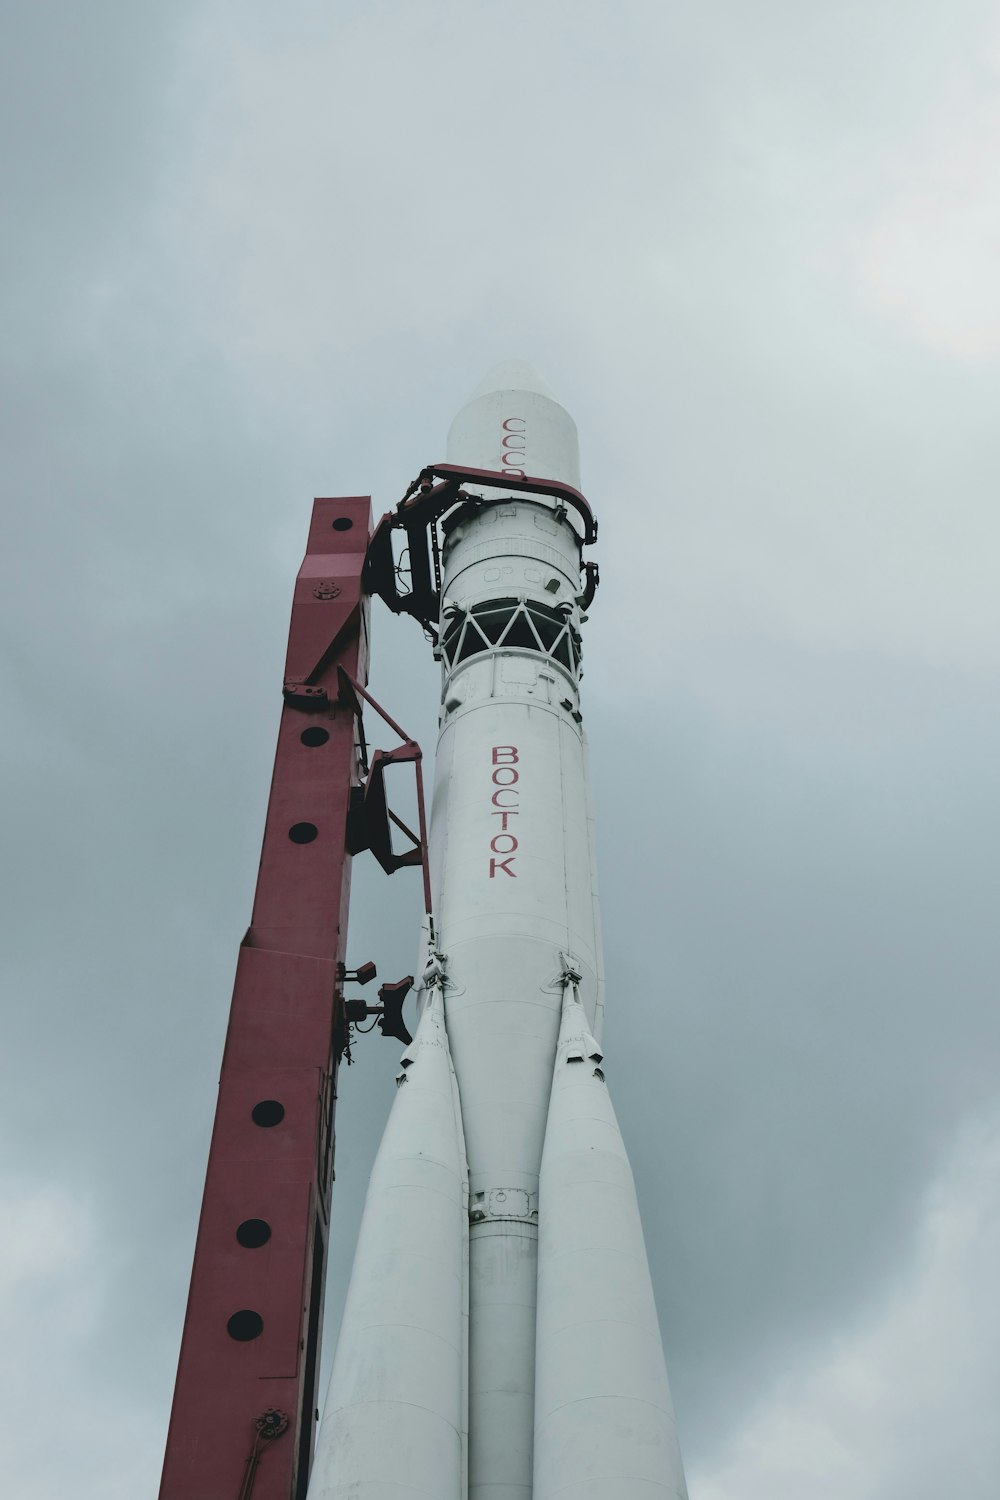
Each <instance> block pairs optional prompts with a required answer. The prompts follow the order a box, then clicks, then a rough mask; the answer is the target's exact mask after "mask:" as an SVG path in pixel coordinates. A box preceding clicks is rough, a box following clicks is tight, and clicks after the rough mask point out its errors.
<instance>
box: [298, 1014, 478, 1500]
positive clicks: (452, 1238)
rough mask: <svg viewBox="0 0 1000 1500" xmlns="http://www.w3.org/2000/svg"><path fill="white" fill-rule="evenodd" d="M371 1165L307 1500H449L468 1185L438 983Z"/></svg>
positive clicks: (455, 1499) (456, 1433)
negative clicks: (404, 1498) (369, 1180)
mask: <svg viewBox="0 0 1000 1500" xmlns="http://www.w3.org/2000/svg"><path fill="white" fill-rule="evenodd" d="M407 1056H408V1058H409V1066H407V1067H406V1069H405V1071H404V1072H403V1074H402V1075H401V1081H400V1084H399V1092H398V1094H397V1095H396V1098H395V1100H394V1101H393V1107H392V1111H391V1113H390V1116H389V1122H388V1124H387V1126H386V1130H385V1135H384V1136H383V1138H382V1144H381V1146H380V1147H379V1151H378V1155H377V1157H376V1159H375V1166H374V1169H373V1171H372V1177H371V1183H370V1185H369V1188H368V1196H367V1199H366V1201H365V1210H364V1215H363V1217H362V1221H361V1233H360V1236H359V1240H358V1249H357V1253H356V1256H355V1260H354V1268H353V1271H352V1273H351V1283H350V1286H349V1288H348V1293H347V1301H346V1304H345V1307H344V1317H343V1322H342V1324H341V1330H340V1338H339V1340H338V1343H337V1350H336V1354H335V1356H334V1363H333V1373H332V1375H331V1377H330V1387H329V1392H328V1395H327V1398H326V1408H325V1411H324V1415H323V1421H322V1424H321V1426H320V1430H319V1437H318V1440H317V1445H316V1461H315V1464H314V1467H313V1472H312V1477H311V1479H310V1482H309V1491H308V1500H348V1497H350V1500H401V1497H403V1496H407V1497H410V1500H418V1497H425V1500H461V1496H462V1491H463V1465H464V1455H465V1445H466V1436H465V1433H466V1417H465V1360H466V1353H465V1344H466V1338H467V1332H466V1321H467V1318H466V1305H465V1304H466V1295H467V1292H466V1269H465V1267H466V1259H467V1248H466V1240H467V1236H468V1178H467V1172H466V1163H465V1144H464V1139H463V1134H462V1125H461V1118H460V1116H459V1113H458V1096H457V1089H456V1086H455V1082H454V1072H453V1068H452V1063H451V1054H450V1049H449V1046H448V1035H447V1031H446V1028H445V1019H444V1010H443V1005H442V1000H441V993H440V989H435V990H433V991H432V992H431V995H430V998H429V999H428V1000H427V1001H426V1003H425V1005H424V1009H423V1013H422V1015H421V1018H420V1022H419V1025H418V1027H417V1034H416V1037H415V1038H414V1041H413V1043H412V1045H411V1047H410V1048H408V1049H407Z"/></svg>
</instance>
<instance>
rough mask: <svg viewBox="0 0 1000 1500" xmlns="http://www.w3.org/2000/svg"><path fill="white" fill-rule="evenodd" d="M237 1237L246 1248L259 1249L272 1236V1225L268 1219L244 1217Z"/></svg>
mask: <svg viewBox="0 0 1000 1500" xmlns="http://www.w3.org/2000/svg"><path fill="white" fill-rule="evenodd" d="M236 1238H237V1239H238V1240H239V1242H240V1244H241V1245H242V1246H243V1247H244V1249H246V1250H259V1249H260V1247H261V1245H266V1244H267V1242H268V1240H269V1239H270V1238H271V1226H270V1224H269V1223H268V1222H267V1220H266V1219H244V1220H243V1223H242V1224H241V1225H240V1227H239V1229H237V1231H236Z"/></svg>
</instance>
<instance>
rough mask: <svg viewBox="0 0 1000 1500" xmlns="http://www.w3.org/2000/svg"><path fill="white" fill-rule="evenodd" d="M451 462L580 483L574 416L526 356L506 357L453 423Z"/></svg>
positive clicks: (574, 483) (486, 378) (478, 388)
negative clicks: (523, 357)
mask: <svg viewBox="0 0 1000 1500" xmlns="http://www.w3.org/2000/svg"><path fill="white" fill-rule="evenodd" d="M448 461H449V463H453V464H461V465H463V466H464V467H466V468H470V469H489V470H491V471H492V472H494V473H496V472H499V473H503V474H509V475H510V476H511V478H512V479H514V478H516V479H523V478H524V477H525V476H530V477H532V478H535V479H559V480H561V481H562V482H563V483H564V484H571V485H572V486H573V487H574V489H579V488H580V456H579V447H578V443H577V436H576V426H575V424H574V422H573V418H572V417H571V416H570V414H569V412H568V411H567V410H566V408H565V407H564V406H563V405H562V403H561V402H560V401H558V400H557V399H556V397H555V396H554V395H553V393H552V391H551V389H550V387H549V385H548V383H547V382H546V381H545V380H544V379H543V378H542V376H541V375H539V373H538V371H537V370H535V369H534V368H533V367H532V366H531V365H529V364H528V363H527V361H526V360H523V359H505V360H502V361H501V362H500V364H498V365H495V366H494V368H493V369H492V370H490V372H489V374H488V375H487V376H486V377H485V379H484V380H482V381H481V382H480V384H479V385H478V386H477V387H476V389H475V390H474V391H473V393H472V395H471V396H470V397H469V399H468V401H467V402H466V403H465V405H464V406H463V407H462V410H461V411H460V412H459V414H458V416H457V417H456V418H455V420H454V422H453V423H452V424H451V431H450V432H449V433H448Z"/></svg>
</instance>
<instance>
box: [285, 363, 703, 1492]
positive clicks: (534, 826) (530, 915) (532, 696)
mask: <svg viewBox="0 0 1000 1500" xmlns="http://www.w3.org/2000/svg"><path fill="white" fill-rule="evenodd" d="M448 460H449V462H450V463H453V464H458V465H463V466H466V467H469V468H476V469H481V470H483V469H486V470H491V471H493V472H494V473H508V474H509V475H510V476H511V478H512V480H525V479H526V478H527V479H528V480H529V482H530V480H540V481H541V480H554V481H559V482H561V483H562V484H564V485H571V486H573V488H574V490H576V489H578V488H579V460H578V452H577V437H576V428H575V426H574V424H573V421H572V419H571V417H570V416H569V414H568V413H567V412H566V411H565V410H564V408H563V407H562V406H560V405H559V403H558V402H557V401H556V400H555V399H554V398H553V397H552V395H551V393H550V392H549V391H548V390H547V388H546V387H545V386H544V384H543V383H542V382H541V381H540V380H539V378H538V377H537V376H536V375H535V374H534V373H533V372H532V371H531V370H530V368H529V367H528V366H526V365H522V364H520V363H519V362H515V361H511V362H508V363H507V364H505V365H501V366H499V367H498V369H497V370H495V371H494V372H492V374H491V375H490V376H489V377H488V378H487V380H486V381H484V383H483V385H482V386H481V387H480V388H479V390H478V391H477V392H476V393H475V394H474V396H473V397H472V399H471V400H470V402H469V403H468V405H466V406H465V407H464V408H463V409H462V411H461V412H460V413H459V414H458V416H457V417H456V419H455V421H454V423H453V424H452V428H451V432H450V434H449V441H448ZM467 488H468V489H469V490H471V492H472V493H473V495H475V494H479V495H481V497H482V503H481V504H478V503H474V504H472V505H471V506H468V505H467V506H465V507H463V509H462V511H461V512H459V513H458V517H457V520H456V521H455V522H454V523H453V524H452V525H451V527H450V529H447V527H446V529H447V535H446V538H445V542H444V547H443V551H442V557H441V562H442V579H441V591H440V597H441V615H440V622H439V630H438V653H437V654H439V656H440V659H441V665H442V698H441V715H440V737H439V740H438V748H437V759H436V769H435V781H434V798H433V806H432V814H431V827H430V836H429V855H430V862H431V878H432V888H433V892H434V910H435V922H436V926H435V930H434V932H433V935H432V939H431V942H430V944H429V950H428V954H427V963H426V967H425V970H424V974H423V977H422V988H421V992H420V996H419V1002H418V1004H419V1008H420V1019H419V1023H418V1026H417V1030H416V1035H415V1037H414V1041H413V1043H412V1044H411V1046H410V1047H408V1048H407V1051H406V1052H405V1053H404V1056H403V1060H402V1068H401V1070H400V1074H399V1078H398V1082H399V1092H398V1094H397V1097H396V1099H395V1101H394V1105H393V1109H392V1112H391V1115H390V1119H389V1123H388V1126H387V1129H386V1134H385V1137H384V1139H383V1142H382V1145H381V1147H380V1149H379V1153H378V1156H377V1158H376V1162H375V1167H374V1169H373V1173H372V1179H371V1184H370V1187H369V1193H368V1199H367V1202H366V1207H365V1212H364V1217H363V1221H362V1228H361V1234H360V1238H359V1245H358V1251H357V1256H356V1260H355V1266H354V1271H353V1274H352V1278H351V1284H350V1288H349V1291H348V1296H347V1303H346V1306H345V1311H344V1318H343V1324H342V1328H341V1334H340V1339H339V1343H338V1347H337V1351H336V1356H335V1360H334V1368H333V1374H332V1377H331V1382H330V1390H329V1395H328V1398H327V1403H326V1408H325V1413H324V1416H323V1421H322V1424H321V1427H320V1433H319V1439H318V1445H317V1455H316V1463H315V1467H314V1470H313V1476H312V1480H311V1483H310V1488H309V1500H348V1497H351V1500H400V1497H403V1496H412V1497H417V1496H426V1497H428V1500H466V1497H467V1500H532V1497H533V1500H557V1497H560V1500H632V1497H634V1500H647V1497H648V1500H654V1497H656V1500H660V1497H662V1500H684V1497H685V1496H686V1490H685V1485H684V1477H683V1471H682V1467H681V1461H680V1455H679V1451H678V1447H677V1439H676V1432H675V1425H674V1417H673V1411H672V1406H671V1401H670V1393H669V1388H668V1385H667V1376H666V1368H665V1364H664V1358H663V1352H662V1346H661V1342H660V1335H659V1329H658V1324H657V1318H656V1308H655V1304H654V1300H653V1293H652V1287H651V1283H650V1278H649V1270H648V1265H647V1261H646V1253H645V1248H644V1244H643V1238H642V1229H641V1225H640V1221H639V1214H638V1207H637V1204H636V1199H635V1189H634V1185H633V1182H632V1174H631V1170H630V1168H629V1165H628V1160H627V1157H626V1154H625V1150H624V1146H623V1144H622V1140H621V1135H620V1133H619V1130H618V1126H617V1122H616V1120H615V1116H614V1111H613V1109H612V1106H611V1103H610V1099H609V1097H608V1091H607V1085H606V1083H605V1079H604V1072H603V1068H602V1053H601V1046H600V1037H601V1031H602V1018H603V1003H604V1002H603V979H602V969H601V951H600V925H599V909H598V898H597V882H596V866H595V858H594V838H593V817H592V813H591V801H590V790H589V776H588V768H587V748H586V740H585V736H584V733H583V728H582V710H581V706H580V687H579V679H580V675H581V673H580V654H581V634H580V626H581V623H582V620H583V619H584V618H585V616H584V614H583V610H582V603H583V596H582V594H581V569H582V563H581V545H582V540H583V537H582V533H581V526H580V522H579V519H578V517H577V516H576V515H575V514H574V513H573V512H572V511H571V510H569V509H568V508H567V506H566V505H564V504H563V503H562V502H561V501H560V500H559V499H558V497H557V498H555V499H553V498H551V497H546V496H544V495H541V494H538V493H531V492H530V491H526V490H521V489H520V488H515V487H514V486H512V489H511V491H510V492H508V493H505V492H504V491H503V489H502V488H501V489H499V490H498V489H495V488H491V489H480V490H479V491H477V490H476V487H475V485H474V484H472V485H470V486H468V487H467Z"/></svg>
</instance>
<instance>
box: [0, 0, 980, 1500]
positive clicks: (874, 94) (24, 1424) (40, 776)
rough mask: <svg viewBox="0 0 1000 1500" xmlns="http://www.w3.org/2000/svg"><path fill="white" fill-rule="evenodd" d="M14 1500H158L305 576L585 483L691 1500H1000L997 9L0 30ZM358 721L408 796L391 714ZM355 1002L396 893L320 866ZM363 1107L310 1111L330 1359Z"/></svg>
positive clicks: (38, 21) (372, 1138)
mask: <svg viewBox="0 0 1000 1500" xmlns="http://www.w3.org/2000/svg"><path fill="white" fill-rule="evenodd" d="M3 27H4V33H5V35H4V37H3V46H2V47H0V57H2V59H3V61H2V68H3V72H4V75H5V76H4V80H3V87H2V89H0V119H2V130H3V137H4V139H3V150H2V152H0V191H2V201H3V205H4V211H5V232H4V234H3V236H2V238H0V260H2V271H3V274H2V285H0V308H2V326H3V338H2V343H0V370H2V374H0V379H2V393H3V400H2V410H0V421H2V424H3V438H4V444H3V447H4V463H3V477H4V488H5V495H4V504H3V513H2V514H3V548H2V556H0V567H2V570H3V587H2V591H0V609H2V611H3V652H2V659H0V670H2V674H3V677H2V692H3V704H4V712H3V715H2V723H0V754H2V763H3V771H4V775H3V797H4V813H3V848H4V853H5V859H4V868H5V871H6V875H5V880H4V900H3V906H2V910H3V917H4V925H5V929H6V931H5V937H4V941H3V945H2V949H0V953H2V962H3V969H4V980H5V985H4V988H5V1000H4V1006H5V1010H4V1014H5V1017H6V1026H5V1032H6V1035H5V1046H4V1049H3V1052H4V1056H3V1068H4V1077H3V1082H2V1088H0V1121H2V1131H3V1135H2V1142H3V1151H2V1158H0V1160H2V1166H0V1329H2V1336H3V1349H4V1358H3V1366H4V1380H3V1385H2V1389H3V1400H2V1402H0V1488H2V1490H3V1493H4V1494H5V1495H9V1496H11V1497H17V1500H51V1497H52V1496H54V1495H59V1494H68V1493H70V1492H72V1493H73V1495H74V1496H76V1497H79V1500H137V1497H143V1496H153V1495H155V1492H156V1486H157V1482H158V1474H159V1466H160V1462H161V1458H162V1449H163V1441H164V1436H165V1429H166V1422H167V1416H168V1410H169V1402H170V1395H171V1390H172V1383H173V1376H174V1368H175V1363H176V1357H177V1347H178V1342H179V1337H180V1327H181V1319H182V1315H183V1306H184V1299H185V1295H186V1285H187V1277H188V1273H189V1269H190V1256H191V1250H192V1245H193V1237H194V1229H195V1222H196V1216H197V1211H198V1204H199V1200H200V1192H201V1180H202V1174H203V1171H204V1162H205V1155H206V1151H207V1144H208V1134H209V1130H210V1126H211V1119H212V1111H213V1108H214V1089H215V1082H216V1078H217V1072H218V1064H219V1059H220V1056H221V1048H222V1040H223V1035H224V1029H225V1022H226V1015H227V1011H228V1005H229V994H230V987H231V982H232V972H233V965H234V961H235V954H236V948H237V944H238V942H239V939H240V937H241V936H242V933H243V930H244V928H245V925H246V921H247V918H248V914H249V909H250V901H251V896H252V890H253V880H254V875H255V869H256V860H257V852H258V847H259V840H260V834H261V829H262V823H263V814H264V808H265V802H266V796H267V788H268V778H269V772H270V761H271V756H272V753H273V745H274V733H275V728H276V723H277V715H278V707H279V684H280V676H281V666H282V661H283V652H284V639H285V631H286V626H287V612H288V604H289V600H290V596H291V586H292V580H293V577H294V573H295V570H296V567H297V566H298V562H299V559H300V556H301V552H302V547H303V542H304V539H305V534H306V527H307V522H308V516H309V508H310V502H311V499H312V497H313V495H316V494H338V493H341V494H356V493H368V492H371V493H372V495H373V497H374V504H375V507H376V510H379V511H380V510H382V509H385V508H387V507H388V506H389V505H390V504H392V503H394V502H395V500H396V499H397V498H398V497H399V495H400V494H401V493H402V490H403V489H404V487H405V485H406V483H407V482H408V480H409V479H410V478H411V477H412V475H413V474H414V473H415V472H416V470H417V469H418V468H419V467H420V466H421V465H422V464H423V463H426V462H429V461H431V460H433V459H436V458H439V457H441V456H443V448H444V433H445V431H446V429H447V425H448V422H449V420H450V418H451V416H452V415H453V413H454V411H455V410H456V409H457V408H458V407H459V406H460V405H461V404H462V402H463V401H464V399H465V397H466V396H467V394H468V393H469V391H470V390H471V388H472V387H473V386H475V385H476V384H477V382H478V381H479V379H480V377H481V376H482V374H483V372H484V371H485V370H486V369H487V368H488V367H489V366H490V365H492V364H493V363H494V362H495V361H496V360H497V359H499V358H501V357H504V356H506V355H517V356H521V357H524V358H527V359H530V360H531V361H533V362H534V363H536V364H537V365H538V366H539V367H540V368H541V369H542V370H543V371H544V372H545V374H546V375H547V377H548V379H549V380H550V381H551V383H552V384H553V386H554V387H555V388H556V390H557V392H558V393H559V394H560V396H561V397H562V399H563V400H564V402H565V404H566V405H567V406H568V407H569V408H570V410H571V411H573V413H574V415H575V416H576V419H577V422H578V424H579V427H580V432H581V439H582V447H583V459H584V469H585V489H586V491H587V493H588V495H589V496H590V497H591V499H592V501H593V503H594V506H595V509H596V510H597V512H598V514H599V516H600V518H601V521H602V544H601V548H600V562H601V567H602V575H603V584H602V589H601V593H600V595H599V599H598V603H597V605H596V606H595V608H594V610H593V612H592V619H591V624H590V626H589V635H588V639H587V681H586V684H585V690H586V693H587V704H586V706H587V709H588V724H589V729H590V734H591V740H592V745H593V752H594V763H595V781H596V796H597V803H598V813H599V820H600V840H601V881H602V888H603V895H604V921H605V940H606V952H607V964H608V973H609V986H608V1016H609V1020H608V1026H609V1035H608V1038H607V1042H608V1052H609V1066H610V1069H611V1071H609V1081H611V1082H612V1086H613V1089H614V1093H615V1097H616V1099H617V1102H618V1106H619V1113H620V1115H621V1118H622V1124H623V1128H624V1129H625V1131H626V1134H627V1137H628V1139H629V1141H630V1144H631V1147H632V1151H633V1160H634V1165H635V1169H636V1176H637V1179H638V1184H639V1191H640V1200H641V1202H642V1206H643V1213H644V1218H645V1222H646V1227H647V1234H648V1240H649V1245H650V1255H651V1261H652V1263H653V1267H654V1274H655V1277H656V1285H657V1295H658V1299H659V1304H660V1312H661V1318H662V1322H663V1325H664V1332H665V1338H666V1344H667V1351H668V1360H669V1364H670V1369H671V1376H672V1381H673V1385H674V1393H675V1400H676V1406H677V1411H678V1420H679V1425H680V1430H681V1437H682V1443H683V1447H684V1451H685V1457H686V1463H687V1468H688V1472H689V1479H690V1485H691V1492H692V1500H900V1497H902V1496H905V1497H906V1500H931V1497H939V1496H941V1495H943V1494H959V1495H962V1496H963V1500H994V1497H995V1495H996V1493H997V1485H998V1475H1000V1423H998V1421H997V1415H996V1407H997V1392H998V1390H1000V1356H998V1352H997V1351H998V1348H1000V1299H998V1294H997V1284H996V1267H997V1265H998V1263H1000V1086H998V1083H997V1078H998V1076H1000V1010H998V1006H997V1003H996V993H995V991H996V982H995V975H996V972H997V967H998V957H1000V954H998V946H1000V945H998V923H997V917H996V899H995V890H996V885H997V863H998V860H997V854H996V847H997V838H998V793H997V760H998V755H1000V708H998V696H997V677H998V672H1000V629H998V626H1000V621H998V614H1000V609H998V595H997V585H996V571H997V552H998V547H1000V524H998V520H997V469H998V464H997V450H998V438H997V416H996V412H997V405H998V396H1000V390H998V370H1000V276H998V274H997V272H998V265H997V262H998V256H1000V177H998V174H997V170H996V161H997V156H998V151H1000V6H998V5H997V4H996V3H995V0H993V3H986V0H950V3H949V4H948V5H943V4H942V3H941V0H863V3H861V0H840V3H838V4H836V5H831V4H819V3H815V0H814V3H808V0H805V3H804V0H758V3H757V4H754V5H749V4H747V3H745V0H701V3H699V4H698V5H690V4H685V3H682V0H617V3H616V4H614V5H610V4H608V3H606V0H600V3H599V0H503V3H500V0H368V3H364V0H323V3H320V0H312V3H308V0H282V3H281V5H280V6H279V5H277V4H272V3H265V0H238V3H237V0H203V3H195V0H143V3H139V4H137V3H136V0H91V3H89V4H87V5H81V4H78V3H73V0H41V3H35V4H32V5H17V4H15V3H9V4H7V5H5V6H4V7H3ZM372 681H373V687H374V689H375V691H376V692H377V694H378V696H379V697H380V698H381V699H382V700H383V701H385V702H386V703H387V704H388V705H390V706H391V708H392V710H393V712H394V713H395V715H396V716H397V717H398V718H399V719H400V720H402V722H403V723H404V724H406V726H407V727H408V728H411V729H412V730H413V732H415V733H417V734H418V735H419V736H421V737H422V738H423V740H424V742H425V744H426V745H427V746H428V748H429V747H430V746H431V745H432V743H433V726H434V694H435V671H434V667H433V664H432V662H431V661H430V659H429V656H428V653H427V651H426V648H425V647H424V645H423V642H422V641H421V639H420V635H419V632H418V631H417V630H416V629H415V627H413V626H412V622H409V621H399V620H393V619H391V618H390V617H388V615H387V614H386V613H385V612H384V611H383V612H382V613H380V614H379V615H378V617H377V620H376V638H375V659H374V668H373V677H372ZM356 893H357V895H356V902H355V907H354V911H353V913H352V942H351V954H352V958H356V959H357V960H358V961H361V960H363V959H366V958H368V957H374V958H375V959H376V961H377V962H378V964H379V968H380V971H381V973H382V976H383V977H385V978H395V977H397V976H398V975H400V974H403V973H405V972H407V971H409V970H410V969H411V968H412V964H413V961H414V951H415V942H416V932H417V921H418V913H419V894H418V890H417V882H416V880H415V878H414V879H410V878H409V877H408V876H407V875H406V874H401V875H399V876H397V877H396V878H395V880H394V881H393V882H391V883H390V882H388V881H385V880H384V878H383V877H382V876H381V875H380V874H379V873H378V872H377V871H372V870H370V869H367V868H365V867H364V866H363V865H362V864H361V863H360V862H359V867H358V870H357V882H356ZM395 1063H396V1056H395V1052H394V1050H393V1048H392V1047H390V1046H389V1045H387V1044H383V1043H381V1042H380V1041H379V1040H378V1039H377V1038H375V1037H373V1038H370V1039H368V1040H367V1041H366V1042H365V1043H364V1044H363V1046H361V1047H359V1049H358V1063H357V1065H356V1066H355V1067H354V1068H352V1069H351V1070H350V1072H349V1073H347V1074H345V1076H344V1079H343V1082H342V1088H341V1095H342V1105H341V1113H340V1121H339V1124H340V1131H339V1151H338V1164H337V1165H338V1198H337V1202H338V1205H339V1217H338V1221H337V1225H336V1230H335V1236H334V1246H333V1268H332V1275H331V1299H332V1302H331V1312H330V1319H331V1324H332V1325H333V1326H335V1324H336V1318H337V1315H338V1313H337V1306H336V1299H337V1297H338V1295H342V1293H343V1286H344V1277H345V1275H346V1269H347V1263H348V1261H349V1256H350V1248H351V1244H352V1237H353V1233H354V1228H355V1226H356V1220H357V1214H358V1211H359V1203H360V1198H361V1195H362V1193H363V1189H364V1184H365V1179H366V1174H367V1168H368V1163H369V1162H370V1159H371V1155H372V1153H373V1151H374V1147H375V1144H376V1141H377V1137H378V1135H379V1132H380V1129H381V1122H382V1119H383V1117H384V1114H385V1110H386V1107H387V1104H388V1101H389V1094H390V1092H391V1079H392V1073H393V1071H394V1067H395Z"/></svg>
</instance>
